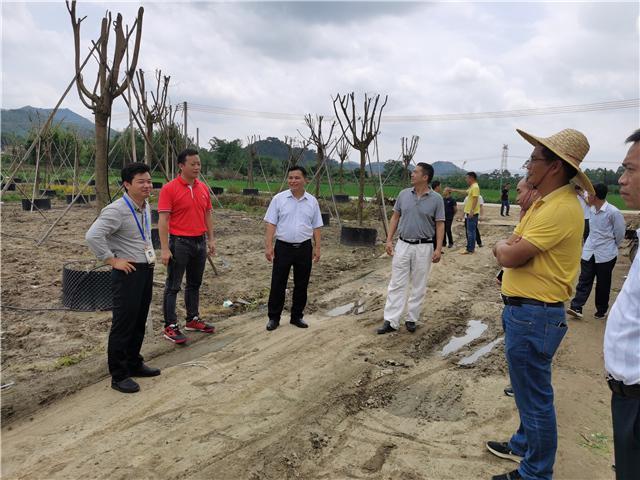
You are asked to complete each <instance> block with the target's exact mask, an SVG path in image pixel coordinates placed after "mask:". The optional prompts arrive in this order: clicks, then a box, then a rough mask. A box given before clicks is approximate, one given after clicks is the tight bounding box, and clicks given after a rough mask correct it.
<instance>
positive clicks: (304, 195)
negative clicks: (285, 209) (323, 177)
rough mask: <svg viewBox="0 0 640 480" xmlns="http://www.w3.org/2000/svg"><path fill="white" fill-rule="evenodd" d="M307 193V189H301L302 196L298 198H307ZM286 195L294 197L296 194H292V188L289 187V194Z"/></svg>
mask: <svg viewBox="0 0 640 480" xmlns="http://www.w3.org/2000/svg"><path fill="white" fill-rule="evenodd" d="M307 195H308V193H307V191H306V190H303V193H302V196H301V197H300V199H303V198H308V197H307ZM287 197H293V198H296V196H295V195H294V194H293V190H291V189H289V194H288V195H287Z"/></svg>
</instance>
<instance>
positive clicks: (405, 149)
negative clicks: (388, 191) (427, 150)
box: [400, 135, 420, 185]
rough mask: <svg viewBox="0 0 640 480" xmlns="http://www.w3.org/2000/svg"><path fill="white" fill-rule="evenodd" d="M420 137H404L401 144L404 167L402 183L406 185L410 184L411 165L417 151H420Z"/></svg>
mask: <svg viewBox="0 0 640 480" xmlns="http://www.w3.org/2000/svg"><path fill="white" fill-rule="evenodd" d="M419 140H420V137H419V136H417V135H411V139H408V138H407V137H402V138H401V139H400V143H401V145H402V163H403V165H404V171H403V172H402V181H403V183H404V184H405V185H407V184H408V183H409V165H410V164H411V160H413V157H414V155H415V154H416V150H417V149H418V141H419Z"/></svg>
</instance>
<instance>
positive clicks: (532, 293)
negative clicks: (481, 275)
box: [487, 129, 593, 480]
mask: <svg viewBox="0 0 640 480" xmlns="http://www.w3.org/2000/svg"><path fill="white" fill-rule="evenodd" d="M517 132H518V133H519V134H520V135H522V136H523V137H524V138H525V140H527V141H528V142H529V143H531V144H532V145H533V146H534V149H533V153H532V154H531V158H530V159H529V160H528V161H527V162H526V164H525V166H526V168H527V181H528V182H529V183H530V184H531V185H532V186H533V187H534V188H535V189H536V190H538V192H539V194H540V198H539V199H538V200H537V201H536V202H535V203H534V204H533V205H532V206H531V208H530V209H529V210H528V211H527V213H526V215H525V216H524V217H523V218H522V220H521V221H520V223H519V224H518V225H517V226H516V228H515V230H514V233H513V235H511V237H510V238H509V239H507V240H501V241H499V242H498V243H497V244H496V245H495V246H494V248H493V253H494V255H495V257H496V259H497V260H498V263H500V265H501V266H502V267H504V276H503V279H502V299H503V302H504V304H505V307H504V310H503V313H502V324H503V328H504V331H505V355H506V358H507V364H508V366H509V377H510V379H511V385H512V387H513V392H514V397H515V401H516V405H517V406H518V413H519V414H520V426H519V428H518V430H517V432H516V433H515V434H513V436H512V437H511V440H510V441H509V442H504V443H502V442H495V441H491V442H488V443H487V448H488V449H489V451H490V452H491V453H493V454H495V455H497V456H499V457H502V458H506V459H509V460H513V461H515V462H518V463H519V464H520V466H519V468H518V469H517V470H513V471H512V472H509V473H506V474H504V475H497V476H494V477H493V479H495V480H513V479H519V478H524V479H527V480H533V479H542V480H550V479H551V478H552V476H553V464H554V462H555V456H556V449H557V444H558V435H557V427H556V414H555V409H554V405H553V388H552V386H551V361H552V359H553V356H554V354H555V353H556V350H557V349H558V347H559V346H560V342H561V341H562V339H563V338H564V336H565V334H566V332H567V323H566V319H565V308H564V302H566V301H567V300H569V299H570V298H571V295H572V293H573V285H574V282H575V278H576V276H577V274H578V270H579V266H580V254H581V252H582V231H583V217H582V209H581V207H580V204H579V203H578V199H577V198H576V196H575V192H574V190H573V187H572V186H571V185H570V184H569V181H570V180H571V179H574V182H575V183H577V184H580V185H581V186H582V187H583V188H584V189H585V190H587V191H589V192H593V187H592V186H591V182H590V181H589V179H588V178H587V176H586V175H585V174H584V173H583V172H582V171H581V170H580V162H582V160H583V159H584V157H585V155H586V154H587V152H588V151H589V142H588V141H587V138H586V137H585V136H584V135H583V134H582V133H580V132H578V131H576V130H572V129H565V130H562V131H561V132H558V133H556V134H554V135H552V136H550V137H548V138H543V137H536V136H534V135H531V134H529V133H526V132H523V131H522V130H517Z"/></svg>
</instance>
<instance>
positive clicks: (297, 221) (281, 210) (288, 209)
mask: <svg viewBox="0 0 640 480" xmlns="http://www.w3.org/2000/svg"><path fill="white" fill-rule="evenodd" d="M264 221H265V222H267V223H270V224H272V225H275V226H276V239H277V240H280V241H282V242H287V243H301V242H304V241H306V240H309V239H311V237H312V236H313V229H314V228H320V227H322V225H323V222H322V215H321V213H320V205H318V200H316V198H315V197H314V196H313V195H311V194H310V193H307V192H304V195H303V196H302V197H300V199H297V198H296V197H294V196H293V193H292V192H291V190H285V191H284V192H280V193H278V194H277V195H276V196H274V197H273V199H272V200H271V203H270V204H269V208H268V209H267V213H266V214H265V216H264Z"/></svg>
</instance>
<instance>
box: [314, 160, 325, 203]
mask: <svg viewBox="0 0 640 480" xmlns="http://www.w3.org/2000/svg"><path fill="white" fill-rule="evenodd" d="M323 157H324V152H323V151H322V150H321V149H320V148H318V155H316V166H317V167H316V198H319V197H320V169H321V168H322V160H323Z"/></svg>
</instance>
